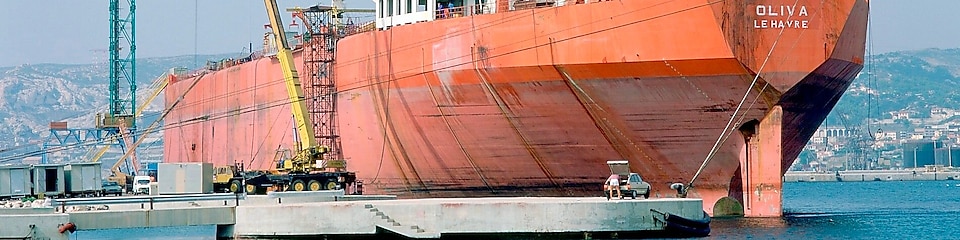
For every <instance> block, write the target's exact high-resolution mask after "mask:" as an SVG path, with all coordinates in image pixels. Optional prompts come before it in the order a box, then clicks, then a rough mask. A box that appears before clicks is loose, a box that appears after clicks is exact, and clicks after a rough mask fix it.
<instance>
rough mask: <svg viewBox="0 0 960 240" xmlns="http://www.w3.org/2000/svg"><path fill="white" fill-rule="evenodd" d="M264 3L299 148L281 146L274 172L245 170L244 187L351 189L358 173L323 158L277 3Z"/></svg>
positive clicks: (262, 190)
mask: <svg viewBox="0 0 960 240" xmlns="http://www.w3.org/2000/svg"><path fill="white" fill-rule="evenodd" d="M264 5H265V7H266V9H267V16H268V17H269V18H270V26H271V28H272V31H273V36H274V39H275V41H274V42H275V43H276V45H277V54H276V57H277V59H278V60H279V61H280V67H281V69H282V70H283V79H284V83H285V85H286V87H287V94H288V95H289V101H290V110H291V111H292V113H293V119H294V122H295V124H296V135H295V136H296V138H295V141H296V143H297V144H295V145H296V146H297V148H298V149H296V151H295V152H294V151H290V150H287V149H279V150H278V151H277V154H276V155H275V158H274V161H275V164H276V169H275V170H273V171H265V172H247V173H244V175H245V176H247V178H246V179H245V183H246V186H245V188H246V189H245V190H246V191H247V192H248V193H252V194H258V193H265V192H266V190H267V189H269V188H273V189H275V190H278V191H284V190H288V191H307V190H309V191H318V190H334V189H348V188H349V187H350V186H351V185H354V184H355V182H356V180H357V176H356V173H354V172H348V171H346V161H344V160H342V159H324V157H323V156H324V154H325V153H327V151H329V148H328V147H326V146H320V145H319V144H317V140H316V138H315V135H314V129H313V124H310V122H309V121H310V120H309V118H308V117H309V113H308V112H307V108H306V103H305V101H304V98H305V97H304V95H303V88H301V86H300V79H299V77H298V76H299V74H298V73H297V69H296V67H295V65H294V62H293V55H292V54H291V50H290V47H289V46H288V44H287V38H286V33H285V31H284V30H283V26H284V25H283V24H282V23H281V20H280V12H279V10H278V8H277V2H276V0H264Z"/></svg>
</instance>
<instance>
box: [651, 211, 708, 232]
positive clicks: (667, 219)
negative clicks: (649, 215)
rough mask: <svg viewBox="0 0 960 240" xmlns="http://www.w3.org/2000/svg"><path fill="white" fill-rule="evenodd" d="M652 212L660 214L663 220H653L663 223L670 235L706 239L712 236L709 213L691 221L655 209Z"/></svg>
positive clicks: (655, 218) (704, 213)
mask: <svg viewBox="0 0 960 240" xmlns="http://www.w3.org/2000/svg"><path fill="white" fill-rule="evenodd" d="M650 211H652V212H654V213H658V214H659V216H660V217H661V218H662V219H661V218H657V217H654V218H653V219H654V220H656V221H659V222H661V223H663V224H664V230H666V231H667V232H668V233H670V234H675V235H678V236H682V237H705V236H707V235H710V215H707V212H703V217H702V218H700V219H689V218H685V217H681V216H678V215H674V214H672V213H666V212H661V211H657V210H655V209H650Z"/></svg>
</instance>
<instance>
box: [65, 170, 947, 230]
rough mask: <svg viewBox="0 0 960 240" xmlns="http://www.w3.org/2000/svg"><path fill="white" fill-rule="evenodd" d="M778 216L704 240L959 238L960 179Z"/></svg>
mask: <svg viewBox="0 0 960 240" xmlns="http://www.w3.org/2000/svg"><path fill="white" fill-rule="evenodd" d="M783 207H784V212H785V216H784V217H782V218H765V219H714V221H713V223H712V224H711V226H712V227H713V232H712V233H711V235H710V236H709V237H706V238H704V239H960V181H938V182H821V183H784V189H783ZM215 232H216V229H215V227H212V226H202V227H174V228H151V229H119V230H117V229H114V230H96V231H79V232H77V233H75V234H74V236H73V237H71V239H145V240H179V239H215V238H214V237H213V236H214V234H215Z"/></svg>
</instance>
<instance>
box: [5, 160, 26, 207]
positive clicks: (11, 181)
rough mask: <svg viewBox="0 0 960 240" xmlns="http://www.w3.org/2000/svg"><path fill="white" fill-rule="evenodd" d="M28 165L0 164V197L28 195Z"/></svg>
mask: <svg viewBox="0 0 960 240" xmlns="http://www.w3.org/2000/svg"><path fill="white" fill-rule="evenodd" d="M30 194H31V193H30V166H29V165H14V166H0V199H7V198H14V197H23V196H27V195H30Z"/></svg>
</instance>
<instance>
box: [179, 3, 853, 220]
mask: <svg viewBox="0 0 960 240" xmlns="http://www.w3.org/2000/svg"><path fill="white" fill-rule="evenodd" d="M795 2H796V3H797V5H796V7H794V3H795ZM774 12H776V13H777V14H776V16H773V14H772V13H774ZM790 12H793V13H794V14H793V15H790ZM801 13H802V14H801ZM867 13H868V9H867V2H866V1H865V0H840V1H830V2H829V3H826V2H824V3H821V1H812V0H800V1H795V0H789V1H787V0H780V1H774V0H762V1H746V0H735V1H707V0H674V1H666V0H665V1H605V2H599V3H590V4H576V5H568V6H562V7H553V8H538V9H531V10H519V11H512V12H505V13H497V14H490V15H477V16H471V17H463V18H456V19H443V20H437V21H432V22H424V23H416V24H409V25H402V26H395V27H392V28H390V29H389V30H381V31H375V32H368V33H362V34H357V35H353V36H350V37H347V38H345V39H343V40H341V41H340V42H339V44H338V52H337V56H336V60H335V61H336V65H335V69H334V71H335V72H336V75H335V80H336V82H337V88H338V90H339V91H340V94H339V95H338V98H339V101H338V108H337V110H338V116H339V121H340V135H341V136H342V141H343V154H344V156H345V157H346V158H347V160H348V169H349V170H351V171H356V172H357V174H358V177H359V178H360V179H362V180H363V181H364V185H365V192H370V193H384V194H397V195H399V196H401V197H455V196H584V195H588V196H589V195H597V194H598V192H599V189H598V186H599V183H600V182H602V181H603V179H604V177H605V176H607V175H608V171H609V170H608V169H607V166H606V165H605V161H607V160H611V159H627V160H629V161H630V163H631V164H630V165H631V166H632V168H633V170H634V171H637V172H639V173H640V174H641V175H642V176H644V177H645V180H647V181H649V182H651V184H652V186H653V195H654V196H672V195H673V192H672V191H673V190H670V189H669V188H668V187H667V185H668V184H669V183H673V182H686V181H689V180H690V178H691V177H692V176H693V175H694V173H695V172H696V171H697V168H698V167H699V166H700V163H701V162H702V161H703V159H704V157H705V156H706V155H707V153H708V151H709V150H710V147H711V146H712V145H713V143H714V141H716V139H717V137H718V136H719V135H720V133H721V131H722V130H723V127H724V125H725V124H726V122H727V120H728V119H729V117H730V116H731V115H732V114H733V112H734V111H735V109H736V107H737V105H738V103H739V102H740V100H741V98H742V97H743V94H744V93H746V92H749V93H750V94H749V95H748V97H747V101H746V103H745V104H744V106H743V107H744V109H743V110H742V111H741V113H743V114H744V115H745V116H744V117H743V118H742V119H740V118H738V119H739V121H737V124H736V125H735V126H734V128H735V129H739V130H735V131H733V134H732V135H730V136H729V138H727V139H726V141H725V142H724V143H723V144H722V145H721V148H720V150H719V152H718V153H717V155H716V157H714V159H713V160H712V162H711V163H710V164H709V165H708V166H707V168H706V169H705V172H704V174H703V175H702V176H701V177H700V179H698V180H697V182H696V185H695V188H694V189H693V192H692V194H693V195H694V196H696V197H702V198H703V199H704V207H705V210H707V211H708V212H712V208H713V205H714V203H715V202H716V200H717V199H719V198H720V197H724V196H730V197H733V198H735V199H738V200H740V201H741V202H742V203H745V206H746V205H749V206H750V211H747V215H748V216H771V215H778V214H779V211H780V200H779V198H780V197H779V190H780V188H781V183H780V177H781V176H782V174H783V172H784V171H785V170H784V169H786V168H787V167H788V166H789V165H790V164H791V163H792V162H793V160H794V159H795V158H796V156H797V155H798V154H799V151H800V150H801V148H802V146H803V145H804V144H805V143H806V141H807V140H808V139H809V138H810V136H811V135H812V133H813V131H814V130H815V128H816V127H817V126H818V125H819V124H820V123H821V122H822V121H823V119H824V118H825V116H826V114H827V113H828V112H829V111H830V109H832V107H833V106H834V105H835V104H836V101H837V99H839V97H840V95H841V94H842V93H843V91H844V90H845V89H846V88H847V87H848V86H849V84H850V82H851V81H852V80H853V78H854V76H855V75H856V73H857V72H859V70H860V69H861V68H862V59H863V51H864V42H865V29H866V19H867ZM764 20H765V21H766V24H767V25H766V26H767V28H764V27H763V26H764V25H763V24H762V22H763V21H764ZM781 21H782V22H784V23H785V25H784V26H785V27H786V28H784V29H780V28H769V26H771V24H774V23H773V22H775V23H777V24H778V23H780V22H781ZM786 22H789V26H787V25H786ZM798 24H799V25H798ZM778 26H779V25H778ZM794 26H799V28H794ZM803 26H806V28H803ZM781 30H782V31H781ZM771 49H773V50H772V51H771ZM768 54H769V56H770V57H769V58H768V57H767V55H768ZM296 57H298V58H299V54H296ZM297 62H298V63H300V62H302V61H299V60H298V61H297ZM298 67H300V66H298ZM279 71H280V70H279V67H278V66H277V65H276V62H275V60H270V59H261V60H257V61H255V62H250V63H245V64H241V65H239V66H235V67H232V68H227V69H224V70H220V71H218V72H214V73H211V74H208V75H206V76H204V77H203V78H201V80H200V81H201V82H200V83H199V84H198V86H197V87H196V88H195V89H194V90H193V92H191V93H189V94H188V95H187V99H186V102H184V103H181V106H178V107H177V109H175V110H174V112H173V113H171V114H170V115H169V116H168V117H167V119H166V124H167V125H168V127H167V130H166V131H165V135H164V138H165V144H166V148H165V154H166V155H165V156H166V157H167V160H166V161H168V162H178V161H193V162H196V161H204V162H214V163H218V164H228V163H232V162H233V161H235V160H239V161H246V162H252V164H250V163H248V165H247V166H252V169H270V168H272V163H271V160H272V157H273V152H274V151H275V150H276V149H277V148H278V146H281V147H287V148H289V146H290V145H291V143H292V140H291V137H292V135H291V133H290V129H291V128H292V126H291V125H290V117H289V116H290V114H289V110H288V109H287V108H286V107H284V106H285V105H282V103H283V102H282V101H283V99H285V97H286V93H285V92H284V89H283V86H282V83H281V81H280V80H281V74H280V72H279ZM757 72H759V73H760V74H759V75H760V76H759V81H758V85H756V86H754V87H753V88H750V83H751V81H753V80H754V77H755V76H756V73H757ZM187 81H190V79H187V80H182V81H180V83H177V84H172V85H171V86H170V87H168V91H167V93H166V96H167V100H168V102H170V101H172V100H173V99H171V98H172V97H173V98H175V97H176V96H177V95H178V93H177V92H178V91H182V90H183V89H184V88H185V87H186V86H187V85H189V84H184V82H187ZM767 84H769V85H767ZM250 89H255V90H250ZM269 105H278V106H277V107H268V106H269ZM775 109H776V111H774V110H775ZM774 113H775V114H774ZM772 115H777V116H776V117H771V116H772ZM205 116H206V119H203V118H204V117H205ZM191 119H199V120H191ZM181 122H184V123H186V124H179V123H181ZM180 125H183V126H180ZM748 139H758V141H757V145H756V146H758V147H757V150H756V152H757V153H750V151H748V141H749V140H748ZM194 144H195V145H196V146H194ZM742 164H743V165H749V166H742ZM744 177H745V178H744ZM757 189H762V191H763V193H765V194H766V193H776V195H771V194H767V195H764V196H763V197H762V198H757V197H754V196H752V195H749V194H750V192H749V191H754V190H757ZM745 201H749V202H745Z"/></svg>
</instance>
